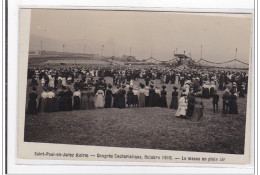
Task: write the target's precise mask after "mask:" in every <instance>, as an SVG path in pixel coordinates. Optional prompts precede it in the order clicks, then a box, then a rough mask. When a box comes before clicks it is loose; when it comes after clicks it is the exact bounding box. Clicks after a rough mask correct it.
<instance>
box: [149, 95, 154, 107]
mask: <svg viewBox="0 0 260 175" xmlns="http://www.w3.org/2000/svg"><path fill="white" fill-rule="evenodd" d="M154 102H155V95H150V96H149V107H154V106H155V104H154Z"/></svg>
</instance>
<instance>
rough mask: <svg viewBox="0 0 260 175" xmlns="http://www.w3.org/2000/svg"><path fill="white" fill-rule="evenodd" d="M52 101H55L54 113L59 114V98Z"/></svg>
mask: <svg viewBox="0 0 260 175" xmlns="http://www.w3.org/2000/svg"><path fill="white" fill-rule="evenodd" d="M52 100H53V108H52V112H58V111H59V99H58V98H57V97H54V98H53V99H52Z"/></svg>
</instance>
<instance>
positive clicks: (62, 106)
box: [58, 86, 66, 111]
mask: <svg viewBox="0 0 260 175" xmlns="http://www.w3.org/2000/svg"><path fill="white" fill-rule="evenodd" d="M65 95H66V87H64V86H63V87H62V90H61V91H60V92H59V93H58V97H59V111H66V99H65V98H66V97H65Z"/></svg>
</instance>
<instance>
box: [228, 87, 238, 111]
mask: <svg viewBox="0 0 260 175" xmlns="http://www.w3.org/2000/svg"><path fill="white" fill-rule="evenodd" d="M229 104H230V106H229V114H235V115H237V114H238V110H237V96H236V95H235V91H234V90H233V89H232V90H231V96H230V103H229Z"/></svg>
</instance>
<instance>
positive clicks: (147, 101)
mask: <svg viewBox="0 0 260 175" xmlns="http://www.w3.org/2000/svg"><path fill="white" fill-rule="evenodd" d="M145 107H149V96H145Z"/></svg>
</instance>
